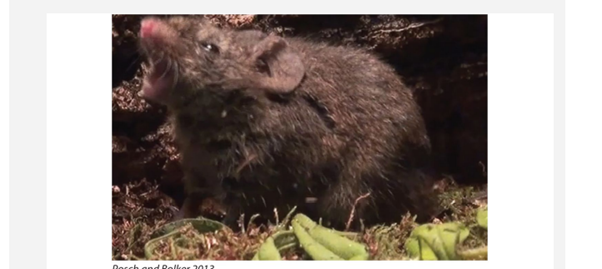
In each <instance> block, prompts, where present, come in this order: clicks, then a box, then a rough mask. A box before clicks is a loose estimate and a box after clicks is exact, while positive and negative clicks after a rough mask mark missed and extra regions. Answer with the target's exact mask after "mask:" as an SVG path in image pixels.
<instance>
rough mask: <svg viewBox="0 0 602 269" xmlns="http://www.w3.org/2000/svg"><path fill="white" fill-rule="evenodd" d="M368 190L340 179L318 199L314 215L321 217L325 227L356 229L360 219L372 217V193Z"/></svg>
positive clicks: (359, 225)
mask: <svg viewBox="0 0 602 269" xmlns="http://www.w3.org/2000/svg"><path fill="white" fill-rule="evenodd" d="M370 191H371V190H370V188H369V187H367V186H363V185H362V184H360V185H359V186H358V185H352V184H349V182H346V181H345V180H341V181H339V182H338V183H337V184H335V185H332V186H331V187H330V188H329V189H328V191H326V193H325V194H324V195H322V197H321V198H319V199H318V202H317V204H316V212H317V216H316V217H317V218H322V222H323V225H325V226H327V227H330V228H334V229H339V230H343V229H346V228H349V229H350V230H356V231H357V230H359V229H360V228H361V222H360V219H365V218H372V216H371V210H370V208H371V207H372V204H373V202H372V201H373V199H372V197H371V196H370V195H373V194H370ZM356 201H357V202H356ZM352 214H353V216H352ZM316 221H317V219H316ZM348 225H349V227H347V226H348Z"/></svg>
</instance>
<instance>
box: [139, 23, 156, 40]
mask: <svg viewBox="0 0 602 269" xmlns="http://www.w3.org/2000/svg"><path fill="white" fill-rule="evenodd" d="M156 25H157V21H156V19H154V18H149V19H144V20H142V22H141V23H140V37H142V38H148V37H150V36H152V35H153V30H154V29H155V26H156Z"/></svg>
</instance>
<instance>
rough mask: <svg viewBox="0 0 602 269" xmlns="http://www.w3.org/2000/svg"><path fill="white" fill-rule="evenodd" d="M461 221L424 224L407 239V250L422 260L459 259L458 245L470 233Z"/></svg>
mask: <svg viewBox="0 0 602 269" xmlns="http://www.w3.org/2000/svg"><path fill="white" fill-rule="evenodd" d="M469 233H470V232H469V230H468V228H467V227H466V226H464V225H463V224H461V223H454V222H452V223H443V224H424V225H421V226H418V227H417V228H415V229H414V230H413V231H412V233H411V234H410V237H409V238H408V239H407V240H406V244H405V247H406V251H407V252H408V254H409V255H410V256H412V257H413V258H418V259H420V260H457V259H459V257H458V255H457V251H456V249H457V246H458V245H459V244H462V243H463V242H464V240H466V238H467V237H468V235H469Z"/></svg>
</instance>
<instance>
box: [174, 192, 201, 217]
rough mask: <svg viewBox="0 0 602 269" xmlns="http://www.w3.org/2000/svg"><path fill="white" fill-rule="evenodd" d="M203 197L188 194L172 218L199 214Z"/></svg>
mask: <svg viewBox="0 0 602 269" xmlns="http://www.w3.org/2000/svg"><path fill="white" fill-rule="evenodd" d="M202 202H203V198H202V197H199V196H197V195H195V194H188V195H187V196H186V198H185V199H184V203H183V204H182V207H180V210H179V211H178V212H177V213H176V214H175V215H174V217H173V220H174V221H176V220H181V219H186V218H196V217H198V216H200V214H201V205H202Z"/></svg>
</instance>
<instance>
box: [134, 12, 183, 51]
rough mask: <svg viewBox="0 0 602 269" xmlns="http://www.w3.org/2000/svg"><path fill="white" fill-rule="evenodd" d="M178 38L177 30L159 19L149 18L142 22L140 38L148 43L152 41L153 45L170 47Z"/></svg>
mask: <svg viewBox="0 0 602 269" xmlns="http://www.w3.org/2000/svg"><path fill="white" fill-rule="evenodd" d="M177 36H178V34H177V32H176V30H175V29H173V27H172V26H170V25H169V24H167V23H165V22H164V21H162V20H160V19H158V18H154V17H149V18H145V19H143V20H142V21H141V22H140V32H139V37H140V38H141V39H142V40H145V42H146V43H148V42H149V41H150V42H151V43H158V44H162V45H168V44H170V43H173V42H174V41H173V40H175V39H177Z"/></svg>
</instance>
